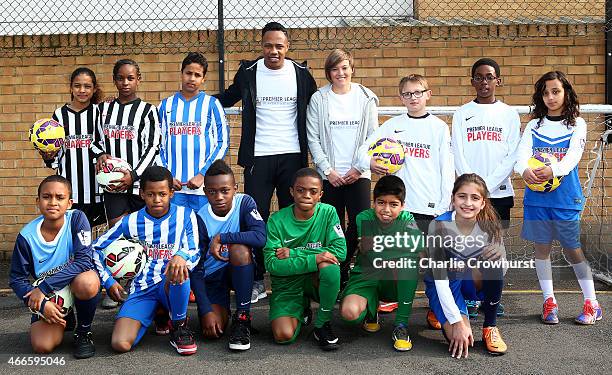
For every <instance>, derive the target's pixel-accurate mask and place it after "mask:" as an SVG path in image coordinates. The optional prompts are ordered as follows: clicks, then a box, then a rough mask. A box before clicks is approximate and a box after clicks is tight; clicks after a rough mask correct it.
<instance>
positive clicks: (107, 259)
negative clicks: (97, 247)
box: [104, 239, 147, 281]
mask: <svg viewBox="0 0 612 375" xmlns="http://www.w3.org/2000/svg"><path fill="white" fill-rule="evenodd" d="M146 263H147V253H146V252H145V249H144V247H143V246H142V245H141V244H139V243H138V242H132V241H129V240H125V239H119V240H116V241H115V242H113V243H111V244H110V245H108V247H107V248H106V249H104V264H105V265H106V267H107V268H108V270H109V271H110V272H111V275H112V276H113V278H115V280H117V281H129V280H131V279H133V278H134V277H136V275H138V274H139V273H140V271H142V269H143V268H144V266H145V264H146Z"/></svg>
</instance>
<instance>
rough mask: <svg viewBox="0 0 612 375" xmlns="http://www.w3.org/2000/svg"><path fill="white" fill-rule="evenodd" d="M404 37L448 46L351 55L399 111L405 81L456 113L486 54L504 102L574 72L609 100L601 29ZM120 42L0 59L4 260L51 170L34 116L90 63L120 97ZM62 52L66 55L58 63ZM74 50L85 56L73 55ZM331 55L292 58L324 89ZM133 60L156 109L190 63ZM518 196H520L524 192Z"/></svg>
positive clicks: (46, 48)
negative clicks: (416, 79)
mask: <svg viewBox="0 0 612 375" xmlns="http://www.w3.org/2000/svg"><path fill="white" fill-rule="evenodd" d="M400 31H401V32H404V33H413V34H415V35H416V34H418V35H425V34H427V35H430V36H433V35H441V36H444V35H446V36H448V37H449V40H446V39H443V38H442V37H439V38H438V39H436V38H431V37H429V38H426V39H423V40H422V41H413V42H407V43H401V44H395V45H388V46H379V47H377V48H369V49H358V50H354V51H353V52H354V55H355V66H356V73H355V77H354V80H355V81H357V82H359V83H362V84H364V85H366V86H367V87H369V88H370V89H372V90H373V91H374V92H375V93H377V94H378V95H379V96H380V98H381V105H383V106H398V105H401V103H400V102H399V100H398V99H397V87H396V86H397V83H398V82H399V79H400V78H401V77H402V76H404V75H407V74H409V73H419V74H424V75H425V76H427V77H428V79H429V82H430V86H431V87H432V90H433V97H432V99H431V102H430V104H431V105H436V106H437V105H460V104H462V103H464V102H466V101H468V100H470V99H472V96H473V91H472V88H471V87H470V86H469V74H470V67H471V65H472V63H473V62H474V61H475V60H476V59H478V58H480V57H483V56H488V57H492V58H494V59H496V60H497V61H498V62H499V63H500V65H501V67H502V77H503V79H504V85H503V86H502V87H500V88H498V97H499V98H500V99H501V100H503V101H505V102H506V103H508V104H511V105H527V104H529V103H530V95H531V92H532V87H533V83H534V82H535V80H536V79H537V78H538V77H539V76H540V75H541V74H542V73H544V72H546V71H549V70H552V69H558V70H562V71H565V72H567V73H569V75H570V78H571V80H572V82H573V83H574V84H575V87H576V90H577V91H578V93H579V97H580V100H581V102H582V103H589V104H600V103H603V101H604V35H603V33H602V32H601V25H591V26H558V27H557V26H555V27H549V28H545V29H542V28H540V27H535V26H533V27H532V26H529V25H527V26H526V27H523V26H521V27H518V26H517V27H516V28H508V27H505V26H499V27H496V28H492V27H490V26H485V27H470V28H469V29H465V28H463V27H456V28H453V27H444V28H414V29H408V28H406V29H403V30H400ZM312 32H314V31H312ZM466 33H468V34H469V35H473V36H474V38H469V39H453V36H456V35H464V34H466ZM504 33H514V34H513V35H514V37H513V38H512V39H510V40H500V39H488V38H487V37H486V36H487V35H492V34H496V35H502V34H504ZM156 35H157V34H156ZM341 36H342V35H341V33H334V34H333V35H331V34H330V32H329V30H322V31H321V32H320V33H319V34H316V35H313V37H319V38H341ZM172 37H173V35H165V34H164V35H159V38H160V40H167V41H170V40H171V38H172ZM194 37H198V38H199V40H200V41H201V42H202V43H214V42H215V41H214V35H213V34H207V33H199V34H198V33H196V34H194ZM164 38H165V39H164ZM228 38H231V35H230V36H228ZM478 38H482V39H478ZM51 39H53V40H51ZM120 39H121V40H122V41H125V40H128V39H129V40H131V41H132V42H130V43H137V41H136V40H135V39H134V38H127V37H125V38H118V37H116V38H113V41H114V42H112V43H115V44H112V43H111V42H109V40H108V36H105V37H104V39H103V38H101V37H91V38H81V39H79V38H72V39H71V38H68V37H66V38H63V37H62V38H48V39H45V38H41V39H40V40H39V43H40V46H41V48H40V55H41V56H49V55H51V56H50V57H37V56H33V57H27V58H23V57H17V56H19V55H20V54H19V53H15V55H16V57H11V58H0V257H5V256H7V254H8V252H10V251H12V248H13V244H14V240H15V236H16V235H17V233H18V232H19V230H20V228H21V227H22V226H23V225H24V224H25V223H27V222H28V221H30V220H31V219H32V218H33V217H35V215H36V207H35V194H36V187H37V185H38V183H39V182H40V180H41V179H42V177H44V176H46V175H48V174H49V173H51V170H49V169H45V168H42V167H41V166H42V162H41V160H40V158H39V156H38V154H37V153H36V152H35V151H34V150H33V149H32V147H31V146H30V144H29V143H28V141H27V131H28V128H29V126H30V124H32V123H33V122H34V121H35V120H36V119H38V118H41V117H45V116H47V117H48V116H50V114H51V113H52V112H53V110H54V109H55V108H56V107H58V106H60V105H61V104H63V103H64V102H65V101H66V100H68V99H69V87H68V79H69V75H70V73H71V72H72V70H74V69H75V68H76V67H77V66H80V65H87V66H89V67H90V68H92V69H93V70H94V71H95V72H96V74H97V75H98V80H99V82H100V83H101V84H102V88H103V89H104V91H105V92H106V93H107V94H114V92H115V90H114V87H113V85H112V79H111V72H112V66H113V63H114V62H115V61H116V60H117V59H118V58H119V57H120V56H125V55H117V54H115V53H116V52H117V51H119V53H122V52H121V51H123V49H125V51H129V48H128V47H129V46H127V47H126V46H125V45H124V44H122V43H124V42H121V43H119V42H117V41H118V40H120ZM245 40H249V38H245ZM250 40H251V42H250V43H251V44H252V45H253V48H254V49H253V51H252V52H243V53H229V54H228V55H227V56H226V61H227V64H226V68H227V71H226V79H227V81H228V82H231V79H232V78H233V76H234V74H235V71H236V69H237V67H238V63H239V61H240V59H246V58H253V57H255V56H256V55H257V54H258V50H257V47H256V43H254V42H253V41H256V40H257V34H256V33H254V34H253V35H252V36H251V37H250ZM336 40H341V39H336ZM52 42H53V43H52ZM327 42H328V43H329V42H330V40H327ZM54 43H55V44H54ZM20 46H23V43H21V44H20V42H19V38H18V37H16V38H9V37H3V38H2V39H1V40H0V48H7V47H12V48H15V50H16V51H18V50H19V49H20ZM30 47H31V46H30ZM30 47H29V48H30ZM294 47H297V46H296V45H294ZM64 49H65V55H68V56H62V55H63V54H64V53H63V52H64ZM76 49H78V51H79V55H73V54H74V51H75V50H76ZM92 50H95V51H106V53H107V54H102V55H96V54H94V53H91V51H92ZM327 54H328V51H313V50H304V49H303V48H302V49H300V50H298V51H293V52H291V51H290V53H289V56H291V57H293V58H294V59H296V60H308V63H309V66H310V67H312V69H313V74H314V76H315V78H316V79H317V82H318V83H319V85H323V84H325V83H326V81H325V76H324V72H323V63H324V60H325V57H326V56H327ZM127 56H129V57H131V58H134V59H135V60H136V61H138V62H139V63H140V65H141V70H142V75H143V81H142V83H141V86H140V89H139V91H140V96H141V97H142V98H143V99H144V100H147V101H151V102H153V103H156V104H157V103H158V102H159V101H160V99H161V98H163V97H165V96H168V95H169V94H170V93H171V92H173V91H175V90H177V89H178V87H179V83H178V80H179V72H178V71H179V68H180V62H181V60H182V58H183V57H184V52H183V51H181V53H176V52H175V53H168V52H165V51H163V50H160V53H154V54H142V55H129V54H127ZM207 58H208V59H209V61H210V62H211V64H210V65H209V72H208V79H209V81H207V82H205V84H204V86H205V90H206V91H207V92H212V93H214V92H217V91H218V87H217V82H216V77H217V67H218V65H217V64H216V62H215V61H216V55H214V54H209V55H207ZM381 120H384V119H381ZM231 121H232V140H231V148H230V155H229V158H228V159H229V161H230V163H231V164H232V165H233V166H235V162H236V156H237V146H238V142H239V136H240V129H239V126H240V123H239V119H238V118H237V117H232V118H231ZM598 121H599V120H598V119H595V118H594V117H593V118H592V121H591V125H593V126H592V129H597V128H600V129H602V130H603V125H595V124H596V123H597V122H598ZM597 133H600V131H592V132H591V133H590V134H591V138H593V137H595V136H596V134H597ZM609 156H610V155H608V158H609ZM591 158H592V157H591V156H585V158H584V159H583V162H582V164H581V165H583V166H584V165H585V164H586V161H587V160H590V159H591ZM236 171H237V172H239V173H238V176H241V174H242V173H241V170H239V168H237V169H236ZM606 173H607V177H611V175H612V173H611V171H610V170H609V169H608V170H607V171H606ZM240 179H241V177H240ZM606 183H607V184H608V188H610V187H612V186H611V184H612V179H608V180H607V181H606ZM518 185H520V182H519V183H518V184H517V186H518ZM518 194H519V196H520V195H521V194H522V190H521V189H519V192H518ZM517 201H519V200H518V199H517ZM608 205H610V203H608ZM514 214H515V215H516V216H520V214H521V210H518V209H515V210H514Z"/></svg>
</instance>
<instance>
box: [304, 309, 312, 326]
mask: <svg viewBox="0 0 612 375" xmlns="http://www.w3.org/2000/svg"><path fill="white" fill-rule="evenodd" d="M303 316H304V318H303V323H302V325H303V326H304V327H307V326H309V325H310V323H312V309H311V308H310V306H307V307H306V308H305V309H304V314H303Z"/></svg>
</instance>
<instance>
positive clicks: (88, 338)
mask: <svg viewBox="0 0 612 375" xmlns="http://www.w3.org/2000/svg"><path fill="white" fill-rule="evenodd" d="M73 337H74V352H73V355H74V358H76V359H85V358H89V357H93V356H94V354H96V347H95V346H94V342H93V338H92V334H91V331H90V332H75V333H74V336H73Z"/></svg>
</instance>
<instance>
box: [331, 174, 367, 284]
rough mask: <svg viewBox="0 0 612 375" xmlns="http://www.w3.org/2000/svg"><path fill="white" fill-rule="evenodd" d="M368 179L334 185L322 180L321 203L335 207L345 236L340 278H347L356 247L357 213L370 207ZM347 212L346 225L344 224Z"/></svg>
mask: <svg viewBox="0 0 612 375" xmlns="http://www.w3.org/2000/svg"><path fill="white" fill-rule="evenodd" d="M370 185H371V184H370V179H368V178H360V179H358V180H357V181H355V182H354V183H352V184H350V185H344V186H340V187H334V186H333V185H332V184H331V183H330V182H329V181H327V180H324V181H323V198H322V199H321V201H322V202H323V203H327V204H331V205H332V206H334V207H335V208H336V212H337V213H338V217H339V218H340V225H342V228H343V229H344V236H345V237H346V260H345V261H344V262H342V264H340V274H341V275H342V278H343V279H344V278H346V279H348V272H349V269H350V265H351V260H352V258H353V255H354V254H355V250H356V248H357V225H356V223H355V219H356V217H357V214H359V213H360V212H361V211H365V210H367V209H368V208H370ZM346 214H348V225H346V216H347V215H346Z"/></svg>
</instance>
